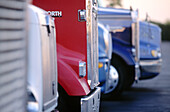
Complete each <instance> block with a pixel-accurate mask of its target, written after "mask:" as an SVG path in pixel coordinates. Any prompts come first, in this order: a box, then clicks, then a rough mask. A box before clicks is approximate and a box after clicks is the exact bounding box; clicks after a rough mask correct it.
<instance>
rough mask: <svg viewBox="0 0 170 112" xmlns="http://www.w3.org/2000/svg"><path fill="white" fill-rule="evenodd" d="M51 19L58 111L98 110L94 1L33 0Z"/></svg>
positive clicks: (95, 1)
mask: <svg viewBox="0 0 170 112" xmlns="http://www.w3.org/2000/svg"><path fill="white" fill-rule="evenodd" d="M33 4H34V5H36V6H38V7H40V8H42V9H44V10H46V11H47V13H48V14H50V15H51V16H53V17H54V18H55V26H56V43H57V66H58V83H59V85H58V86H59V87H58V92H59V102H58V109H59V111H61V112H63V111H74V112H75V111H81V112H94V111H95V112H98V111H99V103H100V88H98V84H99V82H98V36H97V33H98V32H97V0H74V1H71V0H41V1H39V0H34V1H33Z"/></svg>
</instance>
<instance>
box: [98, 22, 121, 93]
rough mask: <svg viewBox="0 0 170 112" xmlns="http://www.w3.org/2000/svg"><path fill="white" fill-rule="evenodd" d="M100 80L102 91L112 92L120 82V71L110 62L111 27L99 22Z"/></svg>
mask: <svg viewBox="0 0 170 112" xmlns="http://www.w3.org/2000/svg"><path fill="white" fill-rule="evenodd" d="M98 40H99V41H98V49H99V64H98V66H99V82H100V87H101V92H102V93H105V94H106V93H110V92H111V91H113V90H114V89H115V87H116V86H117V84H118V72H117V70H116V69H115V68H114V67H113V66H112V65H111V64H110V62H111V58H112V38H111V35H110V33H109V27H108V26H104V25H103V24H101V23H98Z"/></svg>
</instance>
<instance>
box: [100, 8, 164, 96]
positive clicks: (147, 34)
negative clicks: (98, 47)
mask: <svg viewBox="0 0 170 112" xmlns="http://www.w3.org/2000/svg"><path fill="white" fill-rule="evenodd" d="M98 19H99V22H100V23H102V24H104V26H109V32H110V34H111V37H112V58H111V63H110V64H111V65H112V66H113V67H115V69H116V70H117V72H118V84H117V85H116V87H115V88H114V90H113V91H112V93H114V94H120V93H121V92H122V91H123V90H124V89H126V88H129V87H131V85H132V84H133V82H134V81H135V80H136V81H138V80H141V79H149V78H152V77H154V76H156V75H158V74H159V73H160V67H161V62H162V59H161V49H160V44H161V30H160V28H159V27H158V26H156V25H154V24H151V23H149V22H141V21H139V20H138V11H137V10H136V11H133V10H128V9H115V8H104V7H100V8H99V9H98Z"/></svg>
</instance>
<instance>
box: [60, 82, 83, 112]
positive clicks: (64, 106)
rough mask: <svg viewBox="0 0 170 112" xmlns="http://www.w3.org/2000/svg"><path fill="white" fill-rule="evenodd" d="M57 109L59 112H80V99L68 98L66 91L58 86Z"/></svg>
mask: <svg viewBox="0 0 170 112" xmlns="http://www.w3.org/2000/svg"><path fill="white" fill-rule="evenodd" d="M58 92H59V98H58V107H57V109H58V110H59V112H80V110H81V105H80V97H77V96H69V95H68V94H67V93H66V91H65V90H64V89H63V88H62V87H61V85H59V84H58Z"/></svg>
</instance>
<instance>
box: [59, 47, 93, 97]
mask: <svg viewBox="0 0 170 112" xmlns="http://www.w3.org/2000/svg"><path fill="white" fill-rule="evenodd" d="M57 49H58V50H60V52H59V53H58V54H57V64H58V83H59V84H60V85H61V86H62V88H63V89H64V90H65V91H66V92H67V94H68V95H70V96H84V95H87V94H89V93H90V87H89V84H88V83H87V79H86V78H87V76H85V77H83V78H82V77H79V74H77V73H79V72H77V71H76V70H79V68H77V65H78V64H79V61H80V60H83V59H82V57H83V55H82V54H80V53H77V52H74V51H71V50H69V49H67V48H64V47H63V46H61V45H59V44H57ZM73 66H75V67H76V68H74V67H73Z"/></svg>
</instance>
